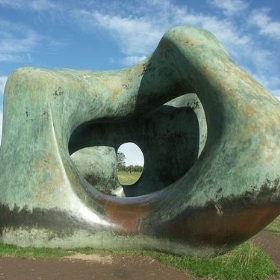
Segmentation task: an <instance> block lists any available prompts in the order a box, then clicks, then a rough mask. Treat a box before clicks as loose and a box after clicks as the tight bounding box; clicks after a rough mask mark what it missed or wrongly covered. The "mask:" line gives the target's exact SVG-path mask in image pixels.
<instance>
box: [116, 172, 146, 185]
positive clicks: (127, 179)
mask: <svg viewBox="0 0 280 280" xmlns="http://www.w3.org/2000/svg"><path fill="white" fill-rule="evenodd" d="M141 174H142V173H141V172H131V173H130V172H126V171H119V172H118V179H119V182H120V183H121V184H122V185H132V184H134V183H136V182H137V181H138V179H139V178H140V176H141Z"/></svg>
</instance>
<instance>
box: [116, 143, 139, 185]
mask: <svg viewBox="0 0 280 280" xmlns="http://www.w3.org/2000/svg"><path fill="white" fill-rule="evenodd" d="M117 157H118V180H119V182H120V183H121V184H122V185H133V184H135V183H136V182H137V181H138V180H139V178H140V176H141V174H142V172H143V169H144V156H143V153H142V151H141V149H140V148H139V147H138V146H137V145H136V144H134V143H132V142H128V143H124V144H122V145H121V146H120V147H119V149H118V151H117Z"/></svg>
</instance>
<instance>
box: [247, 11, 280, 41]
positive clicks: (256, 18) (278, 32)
mask: <svg viewBox="0 0 280 280" xmlns="http://www.w3.org/2000/svg"><path fill="white" fill-rule="evenodd" d="M268 13H269V9H266V8H264V9H261V10H255V11H253V13H252V15H251V16H250V18H249V23H251V24H252V25H254V26H256V27H257V28H258V29H259V33H260V34H262V35H267V36H269V37H271V38H273V39H275V40H280V22H279V21H273V20H272V19H271V18H270V17H269V15H268Z"/></svg>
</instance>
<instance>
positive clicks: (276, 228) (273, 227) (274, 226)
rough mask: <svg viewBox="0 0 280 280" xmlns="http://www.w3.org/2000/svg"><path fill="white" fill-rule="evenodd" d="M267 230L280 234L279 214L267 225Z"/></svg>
mask: <svg viewBox="0 0 280 280" xmlns="http://www.w3.org/2000/svg"><path fill="white" fill-rule="evenodd" d="M266 230H269V231H271V232H274V233H276V234H279V235H280V216H278V217H277V218H276V219H275V220H274V221H273V222H272V223H270V224H269V225H268V226H267V227H266Z"/></svg>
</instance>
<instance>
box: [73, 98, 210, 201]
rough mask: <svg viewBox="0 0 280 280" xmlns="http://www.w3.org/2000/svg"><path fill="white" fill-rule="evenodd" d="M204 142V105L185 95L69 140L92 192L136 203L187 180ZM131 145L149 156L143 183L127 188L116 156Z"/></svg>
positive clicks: (90, 126) (85, 128)
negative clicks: (136, 197)
mask: <svg viewBox="0 0 280 280" xmlns="http://www.w3.org/2000/svg"><path fill="white" fill-rule="evenodd" d="M206 138H207V124H206V118H205V113H204V110H203V107H202V105H201V103H200V100H199V99H198V97H197V95H195V94H185V95H182V96H180V97H178V98H175V99H173V100H171V101H169V102H167V103H165V104H164V105H162V106H159V107H157V108H155V109H154V110H152V111H149V112H146V113H144V114H143V115H141V116H135V117H134V118H132V117H131V116H130V117H129V118H127V119H122V121H119V122H116V120H114V121H112V122H110V121H106V122H100V123H90V122H89V123H85V124H82V125H80V126H79V127H77V128H76V129H75V131H74V132H73V133H72V135H71V138H70V140H69V153H70V154H71V158H72V161H73V163H74V164H75V165H76V167H77V169H78V171H79V172H80V174H81V176H83V177H84V178H85V179H86V180H87V181H88V182H89V183H90V184H91V185H92V186H93V187H94V188H96V189H97V190H99V191H101V192H103V193H105V194H110V195H115V196H122V197H135V196H139V195H144V194H150V193H152V192H156V191H159V190H161V189H163V188H166V187H168V186H170V185H171V184H173V183H174V182H176V181H177V180H179V179H180V178H181V177H182V176H185V174H187V172H188V171H189V170H190V169H191V168H192V166H193V165H194V164H195V162H196V161H197V159H198V158H199V156H200V154H201V153H202V151H203V149H204V146H205V143H206ZM127 142H133V143H137V145H138V146H139V148H140V149H141V151H142V152H143V154H144V156H145V168H144V170H143V173H142V175H141V177H140V179H139V180H138V181H136V182H135V183H134V184H133V185H129V186H127V185H126V184H124V183H123V184H121V183H120V182H119V180H118V176H117V163H118V160H117V151H118V148H119V147H120V145H121V144H123V143H127Z"/></svg>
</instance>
